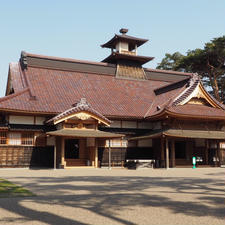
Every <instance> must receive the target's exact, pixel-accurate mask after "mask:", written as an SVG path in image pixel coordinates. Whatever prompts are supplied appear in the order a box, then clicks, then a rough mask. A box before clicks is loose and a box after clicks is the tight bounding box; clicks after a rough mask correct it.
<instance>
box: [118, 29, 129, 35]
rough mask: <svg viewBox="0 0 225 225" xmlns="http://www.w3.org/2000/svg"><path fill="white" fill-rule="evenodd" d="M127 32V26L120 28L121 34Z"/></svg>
mask: <svg viewBox="0 0 225 225" xmlns="http://www.w3.org/2000/svg"><path fill="white" fill-rule="evenodd" d="M127 32H128V29H127V28H121V29H120V33H121V34H126V33H127Z"/></svg>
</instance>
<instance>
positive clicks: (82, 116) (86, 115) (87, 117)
mask: <svg viewBox="0 0 225 225" xmlns="http://www.w3.org/2000/svg"><path fill="white" fill-rule="evenodd" d="M69 120H70V121H73V120H74V121H76V120H77V121H78V120H82V121H96V122H98V123H103V124H105V125H107V126H109V123H108V122H107V121H105V120H103V119H102V118H100V117H99V116H97V115H94V114H92V113H90V112H85V111H81V112H75V113H71V114H69V115H67V116H63V117H61V118H59V119H56V120H54V125H56V124H58V123H61V122H64V121H65V122H67V121H69Z"/></svg>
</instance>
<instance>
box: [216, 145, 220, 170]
mask: <svg viewBox="0 0 225 225" xmlns="http://www.w3.org/2000/svg"><path fill="white" fill-rule="evenodd" d="M216 147H217V148H216V166H220V142H219V141H217V142H216ZM218 159H219V161H218Z"/></svg>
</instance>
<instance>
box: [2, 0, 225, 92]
mask: <svg viewBox="0 0 225 225" xmlns="http://www.w3.org/2000/svg"><path fill="white" fill-rule="evenodd" d="M224 12H225V1H224V0H188V1H186V0H138V1H137V0H133V1H132V0H119V1H118V0H113V1H107V0H95V1H94V0H89V1H88V0H82V1H76V0H73V1H72V0H64V1H58V0H45V1H43V0H38V1H34V0H29V1H28V0H0V78H1V82H0V96H3V95H4V93H5V86H6V80H7V74H8V64H9V62H15V61H18V59H19V57H20V52H21V51H22V50H25V51H27V52H31V53H36V54H43V55H50V56H59V57H68V58H75V59H84V60H91V61H101V60H102V59H104V58H105V57H106V56H107V55H108V54H109V50H107V49H102V48H101V47H100V45H101V44H103V43H105V42H106V41H107V40H109V39H110V38H111V37H112V36H113V35H114V33H118V31H119V29H120V28H121V27H125V28H128V29H129V32H128V35H133V36H137V37H141V38H147V39H149V42H148V43H146V44H145V45H143V46H142V47H140V49H139V51H138V52H139V54H140V55H145V56H154V57H155V59H154V60H153V61H152V62H150V63H148V64H146V65H145V66H146V67H151V68H155V67H156V66H157V63H159V62H160V61H161V59H162V58H163V57H164V55H165V53H173V52H175V51H180V52H181V53H185V52H187V50H189V49H195V48H202V47H203V46H204V43H205V42H208V41H210V40H211V39H212V38H215V37H219V36H222V35H225V19H224Z"/></svg>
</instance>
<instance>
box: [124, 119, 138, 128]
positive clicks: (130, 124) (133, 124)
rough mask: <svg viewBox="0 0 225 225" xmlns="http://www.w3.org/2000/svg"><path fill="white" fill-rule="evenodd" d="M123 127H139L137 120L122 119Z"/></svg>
mask: <svg viewBox="0 0 225 225" xmlns="http://www.w3.org/2000/svg"><path fill="white" fill-rule="evenodd" d="M122 128H137V122H136V121H122Z"/></svg>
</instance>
